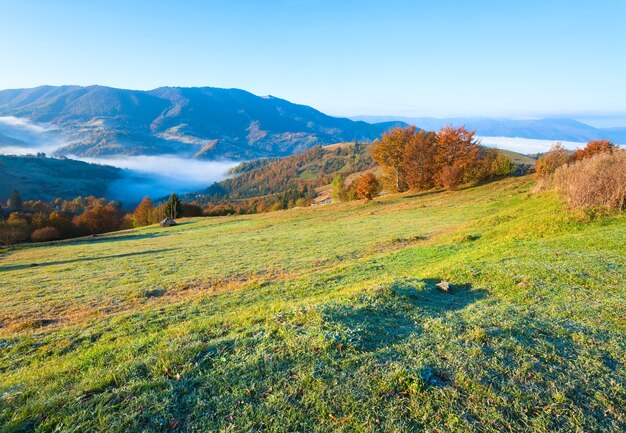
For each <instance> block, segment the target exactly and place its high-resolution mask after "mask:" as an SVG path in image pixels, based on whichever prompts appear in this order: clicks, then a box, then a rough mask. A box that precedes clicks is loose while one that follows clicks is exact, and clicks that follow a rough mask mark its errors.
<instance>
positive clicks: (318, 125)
mask: <svg viewBox="0 0 626 433" xmlns="http://www.w3.org/2000/svg"><path fill="white" fill-rule="evenodd" d="M0 116H16V117H21V118H23V117H25V118H28V119H30V120H31V121H34V122H46V123H51V124H53V125H55V126H57V127H59V128H61V129H62V130H64V132H65V133H66V135H68V141H69V142H70V143H71V144H69V145H67V146H65V147H64V148H62V149H59V150H58V153H61V154H62V153H65V154H75V155H80V156H112V155H142V154H177V155H181V156H186V157H197V158H206V159H235V160H242V159H251V158H256V157H268V156H282V155H289V154H292V153H296V152H299V151H302V150H304V149H307V148H309V147H312V146H314V145H317V144H330V143H335V142H338V141H349V140H373V139H375V138H377V137H378V136H380V134H381V133H382V132H384V131H385V130H387V129H389V128H390V127H391V126H393V125H398V124H401V122H389V123H381V124H375V125H372V124H369V123H366V122H361V121H352V120H349V119H344V118H337V117H331V116H328V115H326V114H323V113H321V112H320V111H317V110H315V109H313V108H311V107H308V106H305V105H298V104H293V103H291V102H289V101H286V100H284V99H280V98H275V97H271V96H270V97H260V96H256V95H253V94H252V93H249V92H246V91H244V90H239V89H220V88H213V87H195V88H183V87H162V88H158V89H154V90H150V91H139V90H127V89H116V88H111V87H104V86H88V87H81V86H42V87H36V88H32V89H18V90H3V91H0Z"/></svg>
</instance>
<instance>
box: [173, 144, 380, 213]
mask: <svg viewBox="0 0 626 433" xmlns="http://www.w3.org/2000/svg"><path fill="white" fill-rule="evenodd" d="M374 165H375V163H374V162H373V161H372V158H371V157H370V155H369V144H368V143H358V142H357V143H355V142H352V143H341V145H339V144H334V145H331V146H325V147H321V146H316V147H313V148H311V149H308V150H305V151H304V152H301V153H298V154H296V155H291V156H287V157H283V158H273V159H257V160H253V161H249V162H243V163H241V164H240V165H238V166H237V167H235V168H234V169H233V170H232V176H231V177H229V178H228V179H225V180H223V181H221V182H218V183H216V184H214V185H212V186H210V187H209V188H207V189H206V190H205V191H201V192H197V193H190V194H185V195H184V196H183V197H184V198H185V199H186V200H189V201H197V202H200V203H203V202H206V201H209V200H212V199H214V198H221V197H228V198H230V199H234V200H238V199H245V198H252V197H262V196H266V195H271V194H278V193H282V192H285V191H289V190H291V189H297V190H300V191H302V190H304V189H307V190H308V191H310V192H311V193H312V194H313V193H314V189H315V188H317V187H319V186H322V185H327V184H329V183H330V182H331V181H332V179H333V178H334V177H335V176H337V175H339V174H341V175H344V176H347V175H349V174H351V173H358V172H361V171H364V170H367V169H370V168H372V167H374Z"/></svg>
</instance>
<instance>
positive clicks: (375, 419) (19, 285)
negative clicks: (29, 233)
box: [0, 178, 626, 432]
mask: <svg viewBox="0 0 626 433" xmlns="http://www.w3.org/2000/svg"><path fill="white" fill-rule="evenodd" d="M532 187H533V182H532V181H531V180H530V179H528V178H509V179H505V180H502V181H499V182H495V183H492V184H489V185H485V186H481V187H474V188H468V189H465V190H461V191H455V192H441V193H423V194H411V193H407V194H401V195H389V196H386V197H383V198H380V199H377V200H376V201H374V202H370V203H365V204H364V203H360V202H350V203H346V204H341V205H329V206H324V207H318V208H304V209H293V210H290V211H283V212H273V213H268V214H259V215H252V216H236V217H222V218H211V219H192V220H187V221H182V222H183V223H182V224H180V225H179V226H176V227H173V228H170V229H167V230H162V229H159V228H156V227H149V228H143V229H139V230H132V231H128V232H125V233H119V234H114V235H110V236H105V237H102V238H96V239H83V240H76V241H66V242H58V243H55V244H51V245H46V246H28V247H23V248H17V249H14V250H10V251H7V252H6V253H5V255H4V256H3V257H2V258H0V276H1V277H2V281H3V284H2V285H1V286H0V324H1V325H2V327H1V328H0V377H1V379H0V426H1V427H0V431H2V432H13V431H38V432H49V431H50V432H51V431H55V429H56V430H65V431H107V432H114V431H120V432H121V431H155V432H158V431H163V432H165V431H180V432H184V431H185V432H186V431H242V432H244V431H268V432H288V431H362V432H380V431H389V432H391V431H447V432H467V431H475V432H501V431H514V432H548V431H550V432H554V431H561V432H566V431H567V432H569V431H605V432H622V431H624V428H625V427H626V413H625V411H624V408H625V407H626V365H625V360H626V339H625V338H624V333H625V332H626V323H625V321H624V317H625V315H626V272H625V270H626V255H625V254H624V245H625V244H626V230H625V228H626V216H624V215H622V216H619V217H608V218H606V219H603V220H599V221H592V222H584V223H583V222H580V221H578V220H577V219H576V218H574V217H573V216H572V215H571V214H570V213H569V212H567V211H565V210H564V209H563V206H562V204H561V203H560V201H559V199H558V198H557V197H556V196H555V195H553V194H551V193H550V194H544V195H539V196H534V195H529V194H528V192H529V190H530V189H531V188H532ZM34 264H37V266H33V265H34ZM442 279H443V280H446V281H450V282H451V283H452V284H453V287H454V290H453V293H451V294H447V293H442V292H439V291H438V290H436V289H435V287H434V285H435V283H436V282H438V281H439V280H442Z"/></svg>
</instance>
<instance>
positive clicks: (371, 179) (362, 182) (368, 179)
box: [356, 173, 383, 201]
mask: <svg viewBox="0 0 626 433" xmlns="http://www.w3.org/2000/svg"><path fill="white" fill-rule="evenodd" d="M382 189H383V188H382V185H381V183H380V182H379V181H378V179H377V178H376V176H375V175H374V174H372V173H365V174H364V175H362V176H361V177H359V179H358V180H357V184H356V194H357V197H359V198H360V199H364V200H368V201H369V200H372V199H373V198H374V197H376V196H377V195H378V194H380V192H381V191H382Z"/></svg>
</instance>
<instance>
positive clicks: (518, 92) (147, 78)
mask: <svg viewBox="0 0 626 433" xmlns="http://www.w3.org/2000/svg"><path fill="white" fill-rule="evenodd" d="M625 22H626V1H624V0H593V1H590V0H540V1H539V0H515V1H513V0H511V1H499V0H491V1H487V0H473V1H453V0H437V1H436V0H430V1H426V0H423V1H419V0H413V1H398V0H386V1H368V0H359V1H354V0H343V1H340V0H334V1H330V0H328V1H327V0H264V1H260V0H249V1H245V0H228V1H226V0H222V1H212V0H206V1H182V0H181V1H156V0H153V1H147V0H146V1H136V0H124V1H117V0H107V1H95V0H94V1H84V0H83V1H69V0H56V1H36V0H20V1H16V0H0V59H1V61H0V88H2V89H5V88H23V87H34V86H38V85H43V84H52V85H60V84H80V85H91V84H100V85H106V86H113V87H122V88H132V89H152V88H155V87H159V86H214V87H235V88H242V89H245V90H248V91H251V92H253V93H255V94H258V95H269V94H271V95H274V96H278V97H281V98H285V99H288V100H290V101H292V102H297V103H302V104H306V105H311V106H313V107H315V108H317V109H320V110H322V111H324V112H326V113H328V114H332V115H338V116H352V115H399V116H400V115H401V116H434V117H452V116H474V117H476V116H489V117H514V118H515V117H518V118H528V117H549V116H558V117H562V116H568V117H577V118H585V119H589V120H590V123H592V121H593V119H597V120H598V123H602V122H604V124H603V125H599V126H626V78H625V77H626V25H625V24H624V23H625ZM607 119H614V120H607ZM611 123H613V124H611Z"/></svg>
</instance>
